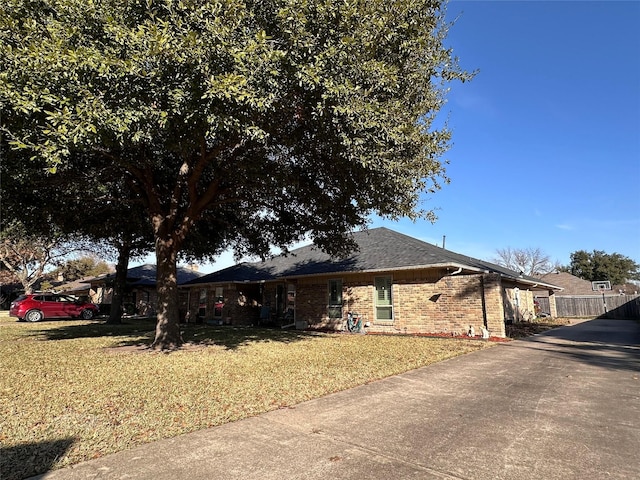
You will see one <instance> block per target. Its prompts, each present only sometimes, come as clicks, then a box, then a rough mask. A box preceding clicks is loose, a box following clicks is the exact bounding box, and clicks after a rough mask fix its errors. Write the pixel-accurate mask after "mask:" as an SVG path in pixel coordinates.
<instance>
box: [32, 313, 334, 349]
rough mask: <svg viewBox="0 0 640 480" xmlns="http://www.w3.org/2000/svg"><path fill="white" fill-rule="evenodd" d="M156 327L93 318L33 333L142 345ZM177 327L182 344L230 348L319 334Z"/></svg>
mask: <svg viewBox="0 0 640 480" xmlns="http://www.w3.org/2000/svg"><path fill="white" fill-rule="evenodd" d="M155 327H156V323H155V319H135V320H127V321H126V322H125V323H122V324H118V325H111V324H107V323H105V322H104V321H95V322H91V323H82V324H78V325H73V324H71V325H69V324H66V325H61V326H59V327H57V328H56V327H55V326H53V327H52V328H46V329H41V330H35V331H34V332H33V334H34V335H37V336H39V337H42V338H44V339H45V340H69V339H74V338H98V337H124V338H122V339H121V340H120V341H119V342H118V343H117V344H116V345H114V347H133V346H137V347H141V346H145V345H150V344H151V342H152V341H153V338H154V336H155ZM180 331H181V332H182V338H183V340H184V343H185V346H189V347H194V346H196V347H197V346H214V345H215V346H220V347H224V348H226V349H229V350H233V349H236V348H238V347H241V346H243V345H247V344H250V343H256V342H282V343H290V342H295V341H299V340H303V339H307V338H309V337H311V336H317V335H321V334H319V333H315V332H306V331H299V330H281V329H277V328H264V327H241V326H209V325H194V324H181V325H180ZM127 337H128V338H127Z"/></svg>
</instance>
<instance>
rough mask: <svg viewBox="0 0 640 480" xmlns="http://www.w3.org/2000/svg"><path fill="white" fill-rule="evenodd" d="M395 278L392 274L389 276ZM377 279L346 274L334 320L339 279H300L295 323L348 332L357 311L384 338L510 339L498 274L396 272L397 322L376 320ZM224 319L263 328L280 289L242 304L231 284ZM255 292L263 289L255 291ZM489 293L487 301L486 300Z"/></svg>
mask: <svg viewBox="0 0 640 480" xmlns="http://www.w3.org/2000/svg"><path fill="white" fill-rule="evenodd" d="M389 275H391V274H389ZM375 276H377V275H373V274H354V275H346V276H344V277H342V278H341V280H342V285H343V309H342V318H341V319H330V318H329V317H328V309H327V307H328V282H329V280H330V279H335V278H339V277H336V276H326V277H313V278H306V279H299V280H297V282H296V296H295V312H296V313H295V319H296V321H299V322H306V323H307V324H308V325H309V326H310V327H311V328H318V329H320V328H330V329H335V330H342V328H343V325H344V321H345V320H346V316H347V312H349V311H352V312H357V313H359V314H360V315H361V317H362V319H363V322H368V323H369V325H370V326H369V327H368V328H367V329H368V331H371V332H380V333H407V334H411V333H450V334H463V333H466V332H468V331H469V328H470V327H473V328H474V330H475V333H476V334H477V335H480V333H481V327H482V326H483V325H485V319H486V325H487V328H488V329H489V332H490V334H491V335H493V336H504V335H505V329H504V319H505V299H509V298H510V297H509V295H510V293H509V292H508V291H504V289H503V286H502V283H501V277H500V276H499V275H497V274H475V275H453V276H452V275H449V274H447V272H446V271H445V270H442V271H434V270H433V269H431V270H424V271H407V272H395V273H394V274H393V275H391V276H392V278H393V281H392V299H393V321H392V322H384V321H383V322H380V321H377V320H376V306H375V287H374V279H375ZM206 288H207V289H208V295H207V299H208V305H207V316H206V318H207V319H211V318H213V301H214V294H215V288H214V287H206ZM223 288H224V289H223V291H224V297H225V307H224V318H229V319H230V321H231V324H233V325H251V324H257V320H258V318H259V309H260V305H261V303H262V302H265V303H266V302H267V301H268V302H270V303H271V306H272V310H273V309H275V308H276V305H275V301H276V284H275V283H267V284H265V285H264V286H263V287H261V288H262V298H257V295H256V292H257V290H256V292H253V294H252V295H249V294H247V293H246V292H243V293H244V294H245V296H246V297H247V298H246V300H243V301H238V299H239V297H240V291H241V290H239V288H242V289H244V290H246V289H247V287H246V286H244V285H243V286H239V285H237V284H228V285H224V286H223ZM254 288H256V289H257V288H258V287H257V286H254ZM199 290H200V288H194V289H193V290H192V291H191V295H190V305H189V308H190V310H191V318H192V319H195V318H196V315H197V312H198V301H199ZM483 292H484V301H483ZM530 293H531V292H526V291H521V299H524V298H526V301H527V302H529V296H530V297H531V299H530V303H531V305H530V306H531V309H532V310H533V296H532V295H529V294H530Z"/></svg>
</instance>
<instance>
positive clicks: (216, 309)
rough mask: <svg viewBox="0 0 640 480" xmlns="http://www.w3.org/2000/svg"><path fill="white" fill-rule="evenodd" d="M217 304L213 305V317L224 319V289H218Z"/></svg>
mask: <svg viewBox="0 0 640 480" xmlns="http://www.w3.org/2000/svg"><path fill="white" fill-rule="evenodd" d="M215 294H216V296H215V303H214V304H213V317H214V318H222V309H223V308H224V296H223V291H222V287H216V292H215Z"/></svg>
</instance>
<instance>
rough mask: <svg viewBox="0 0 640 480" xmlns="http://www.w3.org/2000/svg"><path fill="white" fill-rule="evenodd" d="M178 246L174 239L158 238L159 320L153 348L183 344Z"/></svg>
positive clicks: (157, 280) (157, 283)
mask: <svg viewBox="0 0 640 480" xmlns="http://www.w3.org/2000/svg"><path fill="white" fill-rule="evenodd" d="M177 253H178V248H177V245H176V244H175V242H174V241H172V240H162V239H161V238H156V268H157V273H156V288H157V290H158V305H157V312H158V322H157V324H156V338H155V340H154V341H153V343H152V344H151V348H159V349H161V350H175V349H177V348H179V347H180V346H181V345H182V335H181V334H180V322H179V316H178V277H177V266H176V263H177Z"/></svg>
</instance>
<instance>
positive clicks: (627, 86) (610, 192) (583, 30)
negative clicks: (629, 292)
mask: <svg viewBox="0 0 640 480" xmlns="http://www.w3.org/2000/svg"><path fill="white" fill-rule="evenodd" d="M447 11H448V17H449V18H450V19H451V20H453V19H455V18H457V20H456V22H455V24H454V25H453V26H452V27H451V29H450V31H449V36H448V40H447V43H448V45H449V46H451V47H452V48H453V50H454V54H455V55H456V56H458V57H459V61H460V65H461V66H462V67H463V68H465V69H467V70H470V71H471V70H476V69H477V70H478V71H479V73H478V75H477V76H476V78H475V79H474V80H473V81H471V82H469V83H465V84H460V83H457V84H453V85H451V92H450V93H449V95H448V103H447V105H446V106H445V108H444V109H443V111H442V112H441V114H442V118H448V122H449V128H450V129H451V130H452V132H453V140H452V143H453V145H452V148H451V149H450V150H449V152H448V153H447V155H446V156H445V157H444V158H446V159H448V160H449V161H450V164H449V166H448V168H447V174H448V176H449V177H450V179H451V183H450V184H449V185H445V186H443V188H442V190H440V191H438V192H437V193H435V194H433V195H430V196H429V197H426V196H425V197H424V204H423V205H422V206H423V207H426V208H433V209H436V213H437V215H438V220H437V222H436V223H434V224H431V223H430V222H427V221H419V222H416V223H413V222H411V221H409V220H406V221H400V222H391V221H383V220H380V219H373V221H372V224H371V226H372V227H377V226H386V227H389V228H392V229H394V230H397V231H400V232H402V233H405V234H407V235H411V236H414V237H416V238H420V239H422V240H425V241H427V242H430V243H434V244H438V245H439V246H442V240H443V236H446V245H445V246H446V248H447V249H449V250H453V251H455V252H458V253H462V254H465V255H469V256H472V257H476V258H480V259H485V260H491V259H492V258H494V257H495V254H496V249H498V248H506V247H511V248H528V247H533V248H540V249H541V250H542V251H544V252H545V253H546V254H548V255H549V256H550V257H551V259H552V260H554V261H558V262H560V263H561V264H568V263H569V255H570V254H571V253H572V252H574V251H576V250H587V251H592V250H594V249H596V250H604V251H605V252H607V253H614V252H616V253H620V254H622V255H625V256H628V257H630V258H632V259H634V260H635V261H636V262H638V263H640V33H639V32H640V2H636V1H626V2H615V1H602V2H599V1H528V2H524V1H482V0H480V1H456V0H453V1H451V2H450V3H449V5H448V8H447ZM147 260H149V259H147ZM150 261H153V260H152V259H151V260H150ZM231 264H233V259H232V258H231V255H230V254H225V255H222V256H221V257H220V259H219V261H217V262H216V263H215V264H207V265H203V267H202V270H203V271H205V272H211V271H214V270H218V269H220V268H224V267H226V266H229V265H231Z"/></svg>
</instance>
